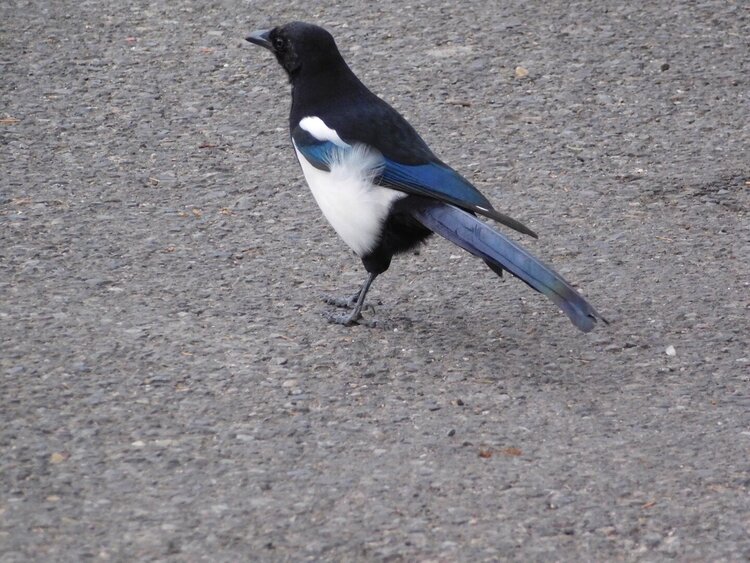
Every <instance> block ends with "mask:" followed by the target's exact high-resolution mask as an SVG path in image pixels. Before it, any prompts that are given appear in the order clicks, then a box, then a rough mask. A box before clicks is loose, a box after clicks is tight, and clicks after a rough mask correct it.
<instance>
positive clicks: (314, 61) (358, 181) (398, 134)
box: [246, 22, 607, 332]
mask: <svg viewBox="0 0 750 563" xmlns="http://www.w3.org/2000/svg"><path fill="white" fill-rule="evenodd" d="M246 39H247V41H249V42H250V43H254V44H255V45H259V46H261V47H265V48H266V49H268V50H269V51H271V52H272V53H273V54H274V55H275V56H276V59H277V61H278V62H279V64H280V65H281V66H282V67H283V68H284V70H285V71H286V73H287V75H288V77H289V81H290V83H291V88H292V107H291V112H290V115H289V128H290V133H291V140H292V146H293V147H294V152H295V153H296V155H297V159H298V160H299V163H300V166H301V167H302V173H303V175H304V177H305V180H306V181H307V184H308V185H309V187H310V190H311V191H312V194H313V197H314V198H315V201H316V202H317V204H318V206H319V207H320V209H321V211H322V212H323V215H325V217H326V219H327V220H328V222H329V223H330V224H331V226H332V227H333V228H334V230H335V231H336V232H337V233H338V235H339V236H340V237H341V238H342V239H343V240H344V242H345V243H346V244H347V245H348V246H349V247H350V248H351V249H352V250H353V251H354V252H355V253H356V254H357V255H358V256H359V257H360V259H361V260H362V263H363V265H364V267H365V270H366V271H367V279H366V280H365V281H364V283H363V284H362V286H361V287H360V288H359V290H358V291H357V292H356V293H355V294H354V295H353V296H352V297H350V298H348V299H337V298H333V297H326V302H328V303H329V304H331V305H335V306H338V307H341V308H348V309H350V311H349V312H344V313H332V312H327V313H324V314H325V316H326V317H327V318H328V320H329V321H331V322H334V323H338V324H342V325H352V324H356V323H358V322H363V323H365V324H369V325H373V324H374V323H371V322H370V323H368V322H366V321H364V319H363V318H362V307H363V304H364V301H365V296H366V295H367V291H368V290H369V289H370V286H371V285H372V282H373V281H374V280H375V278H376V277H377V276H378V275H380V274H382V273H383V272H385V271H386V270H387V269H388V267H389V266H390V264H391V259H392V258H393V256H394V255H396V254H400V253H403V252H407V251H409V250H412V249H414V248H415V247H417V246H418V245H419V244H420V243H422V242H424V241H425V240H426V239H427V238H428V237H429V236H430V235H432V234H433V233H437V234H439V235H441V236H443V237H445V238H446V239H448V240H449V241H451V242H453V243H454V244H456V245H458V246H460V247H461V248H463V249H464V250H467V251H468V252H470V253H471V254H473V255H474V256H477V257H479V258H481V259H482V260H484V262H485V263H486V264H487V266H489V267H490V269H491V270H492V271H494V272H495V273H496V274H498V275H500V276H502V274H503V271H504V270H507V271H508V272H510V273H511V274H513V275H514V276H516V277H518V278H520V279H521V280H523V281H524V282H525V283H526V284H528V285H529V286H530V287H532V288H533V289H535V290H536V291H539V292H541V293H543V294H544V295H546V296H547V297H548V298H550V299H551V300H552V301H553V302H554V303H556V304H557V305H558V306H559V307H560V308H561V309H562V311H563V312H564V313H565V314H566V315H567V316H568V317H569V318H570V320H571V321H572V322H573V324H574V325H575V326H576V327H578V328H579V329H580V330H582V331H584V332H588V331H590V330H591V329H593V328H594V326H595V325H596V323H597V321H603V322H605V323H606V322H607V321H606V319H604V318H603V317H602V316H601V315H600V314H599V313H597V312H596V310H595V309H594V307H593V306H591V305H590V304H589V303H588V302H587V301H586V300H585V299H584V298H583V297H582V296H581V295H580V294H579V293H578V291H576V290H575V289H574V288H573V287H572V286H571V285H570V284H569V283H568V282H567V281H565V280H564V279H563V278H562V276H560V275H559V274H558V273H556V272H555V271H554V270H552V268H550V267H549V266H547V265H545V264H543V263H542V262H541V261H540V260H538V259H537V258H536V257H535V256H533V255H532V254H531V253H530V252H528V251H527V250H525V249H524V248H523V247H521V246H520V245H518V244H517V243H515V242H514V241H512V240H510V239H509V238H507V237H506V236H505V235H503V234H502V233H500V232H498V231H497V230H495V229H493V228H492V227H490V226H489V225H488V224H487V223H485V222H483V221H480V220H479V219H478V218H477V216H478V215H481V216H484V217H488V218H490V219H493V220H495V221H497V222H498V223H501V224H503V225H505V226H507V227H510V228H511V229H514V230H516V231H519V232H520V233H523V234H526V235H530V236H532V237H535V238H536V237H537V235H536V234H535V233H534V232H533V231H532V230H531V229H529V228H528V227H526V226H525V225H523V224H522V223H520V222H519V221H516V220H515V219H513V218H511V217H509V216H507V215H505V214H504V213H501V212H500V211H498V210H497V209H495V208H494V207H493V206H492V204H491V203H490V202H489V201H488V200H487V198H486V197H484V196H483V195H482V194H481V193H480V192H479V190H477V189H476V188H475V187H474V186H473V185H472V184H471V183H469V181H468V180H466V179H465V178H463V177H462V176H461V175H460V174H459V173H458V172H456V171H455V170H453V169H452V168H451V167H450V166H448V165H447V164H445V163H444V162H443V161H441V160H440V159H439V158H438V157H437V156H435V154H434V153H433V152H432V151H431V150H430V148H429V147H428V146H427V144H426V143H425V142H424V141H423V140H422V138H421V137H420V136H419V134H417V132H416V131H415V130H414V128H413V127H412V126H411V125H410V124H409V123H408V122H407V121H406V119H404V118H403V117H402V116H401V115H400V114H399V113H398V112H397V111H396V110H394V109H393V108H392V107H391V106H389V105H388V104H387V103H386V102H385V101H383V100H382V99H380V98H378V97H377V96H376V95H375V94H373V93H372V92H371V91H370V90H368V89H367V88H366V87H365V85H364V84H363V83H362V82H361V81H360V80H359V79H358V78H357V77H356V76H355V75H354V73H353V72H352V70H351V69H350V68H349V67H348V66H347V64H346V62H344V59H343V57H342V56H341V53H339V50H338V48H337V47H336V43H335V41H334V39H333V36H332V35H331V34H330V33H329V32H328V31H326V30H325V29H323V28H321V27H318V26H316V25H312V24H308V23H303V22H292V23H288V24H286V25H283V26H279V27H275V28H273V29H268V30H259V31H255V32H253V33H251V34H250V36H249V37H247V38H246Z"/></svg>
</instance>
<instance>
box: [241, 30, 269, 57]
mask: <svg viewBox="0 0 750 563" xmlns="http://www.w3.org/2000/svg"><path fill="white" fill-rule="evenodd" d="M270 35H271V30H270V29H259V30H258V31H253V32H252V33H251V34H250V35H248V36H247V37H245V41H250V43H255V44H256V45H260V46H261V47H265V48H266V49H268V50H269V51H271V52H272V53H273V45H272V44H271V41H270Z"/></svg>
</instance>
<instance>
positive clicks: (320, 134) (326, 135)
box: [299, 116, 349, 147]
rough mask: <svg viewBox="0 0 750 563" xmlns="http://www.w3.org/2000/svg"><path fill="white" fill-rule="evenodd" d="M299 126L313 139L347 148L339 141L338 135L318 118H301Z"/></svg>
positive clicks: (346, 145)
mask: <svg viewBox="0 0 750 563" xmlns="http://www.w3.org/2000/svg"><path fill="white" fill-rule="evenodd" d="M299 126H300V127H302V129H304V130H305V131H307V132H308V133H310V135H312V136H313V137H315V138H316V139H317V140H318V141H331V142H332V143H333V144H335V145H338V146H340V147H348V146H349V145H348V144H347V143H345V142H344V141H343V140H342V139H341V137H339V134H338V133H336V130H335V129H331V128H330V127H328V125H326V124H325V122H324V121H323V120H322V119H320V118H319V117H315V116H311V117H303V118H302V119H300V122H299Z"/></svg>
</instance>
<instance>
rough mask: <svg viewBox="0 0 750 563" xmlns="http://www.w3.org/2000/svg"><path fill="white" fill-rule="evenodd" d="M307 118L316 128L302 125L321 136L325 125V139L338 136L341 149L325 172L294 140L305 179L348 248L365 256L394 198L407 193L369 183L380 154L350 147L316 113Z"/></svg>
mask: <svg viewBox="0 0 750 563" xmlns="http://www.w3.org/2000/svg"><path fill="white" fill-rule="evenodd" d="M309 119H315V120H317V121H315V122H314V124H315V127H316V130H315V131H314V132H313V131H309V129H308V128H307V127H304V126H303V128H304V129H306V130H308V132H310V133H311V134H312V135H313V136H315V137H316V138H319V135H320V136H321V137H322V136H323V135H322V133H321V131H320V129H321V126H322V127H325V128H326V129H327V131H326V132H325V134H326V138H325V140H331V141H333V140H334V138H335V139H337V140H338V141H339V142H336V144H337V145H339V146H341V150H340V151H336V153H335V154H334V157H333V159H332V162H330V163H329V167H330V172H327V171H325V170H319V169H317V168H315V167H314V166H313V165H312V164H310V163H309V162H308V161H307V160H306V159H305V157H304V156H303V155H302V154H301V153H300V152H299V150H297V145H296V144H295V145H294V150H295V151H296V153H297V159H298V160H299V163H300V165H301V166H302V172H303V173H304V175H305V180H307V184H308V186H310V190H311V191H312V194H313V197H315V201H316V202H317V203H318V206H319V207H320V209H321V211H322V212H323V215H325V217H326V219H328V222H329V223H330V224H331V226H332V227H333V228H334V230H335V231H336V232H337V233H338V235H339V236H340V237H341V238H342V239H344V242H345V243H346V244H347V245H348V246H349V248H351V249H352V250H353V251H354V252H356V253H357V254H358V255H359V256H364V255H366V254H368V253H369V252H371V251H372V250H374V248H375V246H376V245H377V243H378V241H379V239H380V230H381V228H382V226H383V222H384V221H385V219H386V217H387V216H388V211H389V210H390V208H391V205H392V204H393V202H395V201H397V200H399V199H401V198H402V197H406V194H405V193H403V192H399V191H397V190H392V189H389V188H384V187H382V186H377V185H374V184H373V183H372V179H373V177H374V175H375V173H376V172H377V169H378V167H379V166H381V165H382V157H381V156H380V154H378V153H377V152H376V151H373V150H371V149H369V148H368V147H366V146H365V145H355V146H353V147H350V146H349V145H347V144H346V143H345V142H343V141H341V139H340V138H339V136H338V134H337V133H336V131H334V130H333V129H329V128H328V127H326V126H325V124H324V123H323V121H322V120H321V119H319V118H317V117H316V118H305V119H304V120H302V121H303V122H304V121H305V120H309ZM301 125H302V123H301ZM311 129H312V127H311ZM315 133H317V135H316V134H315ZM321 140H323V139H321Z"/></svg>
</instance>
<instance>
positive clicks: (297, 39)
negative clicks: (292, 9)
mask: <svg viewBox="0 0 750 563" xmlns="http://www.w3.org/2000/svg"><path fill="white" fill-rule="evenodd" d="M246 39H247V41H249V42H250V43H254V44H256V45H260V46H261V47H265V48H266V49H268V50H269V51H271V52H272V53H273V54H274V55H276V59H277V60H278V61H279V64H280V65H281V66H282V67H284V70H286V71H287V73H288V74H289V77H290V78H294V77H295V76H296V75H298V74H300V73H303V72H304V73H306V74H307V73H315V72H320V71H323V70H325V69H326V68H329V67H332V66H336V65H339V64H341V62H343V59H342V58H341V55H340V54H339V50H338V48H337V47H336V42H335V41H334V40H333V36H332V35H331V34H330V33H328V32H327V31H326V30H325V29H323V28H322V27H318V26H317V25H312V24H309V23H303V22H292V23H288V24H286V25H282V26H279V27H274V28H273V29H268V30H259V31H255V32H253V33H251V34H250V36H248V37H247V38H246Z"/></svg>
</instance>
